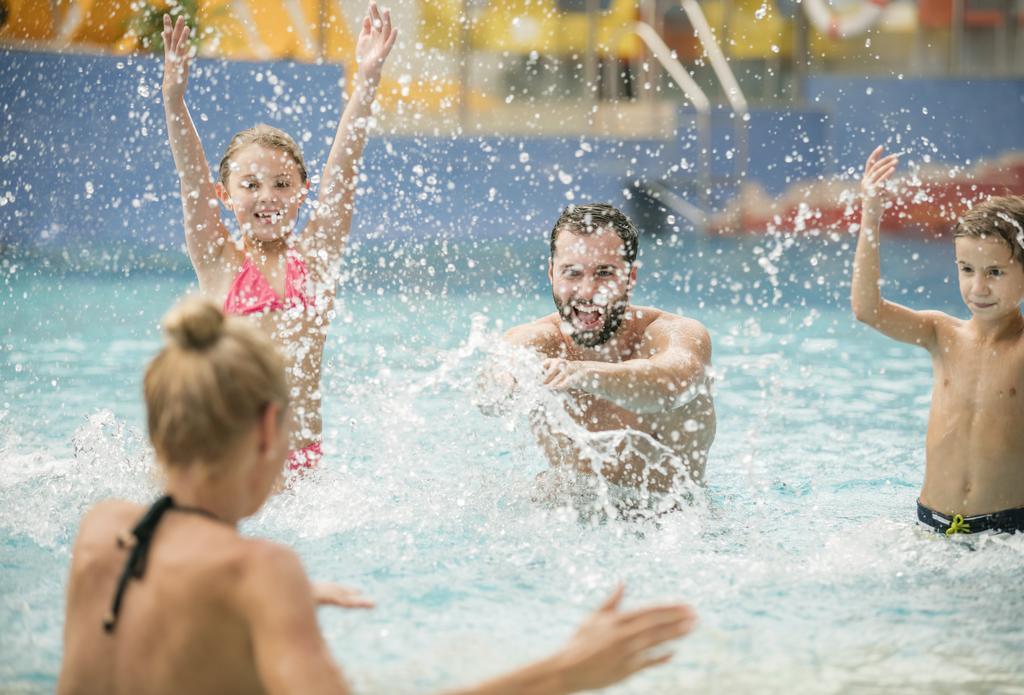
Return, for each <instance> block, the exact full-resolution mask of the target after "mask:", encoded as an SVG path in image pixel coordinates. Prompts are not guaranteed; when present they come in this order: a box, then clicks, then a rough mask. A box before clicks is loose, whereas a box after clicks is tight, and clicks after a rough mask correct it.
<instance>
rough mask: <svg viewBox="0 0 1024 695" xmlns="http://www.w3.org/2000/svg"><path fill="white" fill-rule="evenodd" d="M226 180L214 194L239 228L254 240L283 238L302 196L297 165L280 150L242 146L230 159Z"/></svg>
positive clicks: (302, 198)
mask: <svg viewBox="0 0 1024 695" xmlns="http://www.w3.org/2000/svg"><path fill="white" fill-rule="evenodd" d="M229 166H230V167H231V174H230V175H229V176H228V183H227V186H226V187H225V186H224V185H223V184H221V183H218V184H217V195H218V197H219V198H220V200H221V202H223V203H224V205H225V206H226V207H227V208H228V209H229V210H231V211H232V212H234V213H235V218H236V219H237V220H238V226H239V229H241V231H242V233H243V234H244V235H245V236H246V237H249V238H252V239H253V240H255V241H260V242H271V241H278V240H280V239H284V238H285V237H287V236H288V234H289V233H291V232H292V230H294V228H295V220H296V218H297V217H298V216H299V208H300V207H301V206H302V203H303V201H305V199H306V185H305V184H304V183H303V182H302V176H301V174H300V173H299V165H298V164H296V163H295V160H294V159H292V157H291V155H290V154H288V153H287V152H285V151H284V150H278V149H273V148H270V147H264V146H263V145H256V144H252V145H246V146H245V147H243V148H242V149H240V150H238V152H237V153H235V155H234V156H233V157H232V158H231V161H230V162H229Z"/></svg>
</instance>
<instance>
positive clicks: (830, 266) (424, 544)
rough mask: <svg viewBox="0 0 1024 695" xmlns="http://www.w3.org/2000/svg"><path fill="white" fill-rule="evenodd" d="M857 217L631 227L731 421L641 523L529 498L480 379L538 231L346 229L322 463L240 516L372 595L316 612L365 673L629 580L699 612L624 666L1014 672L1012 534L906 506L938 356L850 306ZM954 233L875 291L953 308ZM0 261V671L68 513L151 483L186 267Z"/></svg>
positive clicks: (540, 629) (571, 619)
mask: <svg viewBox="0 0 1024 695" xmlns="http://www.w3.org/2000/svg"><path fill="white" fill-rule="evenodd" d="M847 241H848V240H847V239H846V238H840V237H834V238H831V239H830V238H828V237H821V238H805V239H802V240H799V241H797V242H792V243H789V245H779V246H777V247H776V246H774V245H773V243H774V242H772V243H765V242H749V241H748V242H737V241H731V240H721V241H702V242H699V243H698V242H692V241H688V242H687V243H685V244H682V245H681V246H678V245H673V244H669V243H664V244H663V245H662V246H660V247H659V246H655V245H654V244H651V243H648V244H647V249H646V251H645V253H644V262H645V265H644V268H643V270H642V271H641V285H640V288H639V290H638V293H637V295H636V296H635V301H636V302H637V303H638V304H654V305H658V306H661V307H663V308H666V309H670V310H676V311H680V312H682V313H685V314H688V315H691V316H694V317H696V318H698V319H700V320H701V321H703V322H704V323H705V324H706V325H707V326H708V328H709V329H710V331H711V334H712V338H713V341H714V366H715V371H716V381H717V386H716V389H717V391H716V399H717V404H718V411H719V418H720V419H719V428H718V436H717V439H716V442H715V445H714V447H713V448H712V450H711V457H710V462H709V464H708V468H707V480H708V491H707V495H706V497H705V498H701V499H699V500H698V501H697V503H696V504H695V505H694V507H692V508H691V509H688V510H686V511H685V512H682V513H678V514H674V515H671V516H667V517H663V518H662V519H660V520H659V521H658V522H650V521H647V522H620V521H606V522H597V521H585V520H580V519H579V518H578V517H577V515H576V514H575V513H574V512H573V511H572V510H571V509H568V508H565V509H559V508H556V509H551V508H543V507H540V506H538V505H536V504H535V503H533V502H532V501H531V499H530V492H531V489H532V480H533V478H534V476H535V474H536V473H538V472H539V471H541V470H543V469H544V468H545V463H544V461H543V460H542V458H541V455H540V452H539V451H538V450H537V449H536V448H535V446H534V444H533V442H532V438H531V435H530V433H529V430H528V428H527V427H526V424H525V423H524V422H523V421H522V420H521V419H519V418H516V417H509V418H499V419H495V418H487V417H484V416H483V415H481V414H480V413H479V412H478V411H477V410H476V409H475V407H474V406H473V404H472V399H473V397H474V393H475V386H474V384H475V381H476V376H475V375H476V372H477V369H478V368H479V367H480V365H481V364H482V363H483V362H484V360H485V359H486V358H487V357H486V354H485V353H486V350H484V349H482V348H481V346H482V345H486V344H487V343H488V342H490V341H489V340H488V339H489V338H491V337H494V336H496V335H498V334H499V332H500V330H501V327H502V326H504V327H508V326H510V325H513V324H515V323H518V322H521V321H524V320H527V319H529V318H533V317H535V316H538V315H540V314H542V313H546V312H548V311H550V306H551V300H550V295H549V292H548V288H547V286H546V284H545V281H544V278H543V274H542V268H543V263H544V261H545V260H546V259H545V257H544V253H545V250H544V244H543V240H541V241H539V242H538V244H536V245H535V246H531V247H529V248H523V247H521V246H520V247H516V248H510V249H505V248H501V247H497V246H495V247H488V248H482V247H478V248H472V250H470V247H467V248H463V249H461V250H457V251H454V250H451V249H450V250H449V253H448V254H446V255H445V254H442V252H441V251H440V250H439V249H436V248H435V249H431V250H428V251H422V249H421V248H419V247H417V246H416V245H415V244H410V245H408V246H406V247H402V248H403V252H402V254H401V255H399V256H398V257H397V258H396V250H395V248H384V247H377V248H372V247H370V246H365V247H363V248H361V249H357V250H356V251H355V252H354V253H353V254H351V255H350V256H349V260H348V268H349V270H350V272H349V274H348V275H347V276H346V278H345V280H344V281H343V283H342V288H341V291H340V295H341V296H342V298H343V300H342V303H341V306H340V307H339V316H338V318H337V319H336V322H335V324H334V326H333V328H332V332H331V336H330V339H329V350H328V354H327V358H326V365H325V376H324V391H325V399H324V402H325V423H326V433H325V434H326V444H325V449H326V451H327V460H326V465H325V467H324V470H323V471H322V473H321V474H320V476H319V477H318V478H316V479H311V480H308V481H303V482H301V483H300V484H299V485H298V486H296V488H295V489H294V490H292V491H290V492H287V493H285V494H282V495H280V496H278V497H276V498H274V499H273V500H272V501H271V502H270V503H269V504H268V506H267V507H266V508H265V509H264V511H263V512H261V514H260V515H259V516H258V517H256V518H255V519H253V520H251V521H249V522H247V523H246V525H245V529H244V530H245V531H246V532H248V533H251V534H256V535H261V536H268V537H272V538H275V539H278V540H281V541H284V542H287V543H289V544H291V545H293V546H294V547H296V548H297V550H298V551H299V553H300V554H301V555H302V557H303V559H304V561H305V563H306V566H307V569H308V571H309V573H310V574H311V575H312V576H313V577H314V578H315V579H322V580H327V579H330V580H336V581H339V582H342V583H346V584H351V585H354V586H358V587H360V588H362V589H363V590H364V591H365V592H366V593H367V594H368V595H369V596H371V597H373V598H374V599H375V600H376V601H377V603H378V607H377V608H376V609H375V610H374V611H372V612H345V611H340V610H322V611H321V612H320V619H321V624H322V627H323V629H324V632H325V634H326V636H327V639H328V641H329V644H330V646H331V649H332V651H333V653H334V655H335V657H336V658H337V659H338V661H339V662H340V663H341V664H342V665H343V667H344V669H345V671H346V673H347V674H348V676H349V677H350V679H351V680H353V681H354V682H355V684H356V685H357V687H358V688H359V690H360V691H361V692H369V693H412V692H425V691H429V690H433V689H437V688H443V687H450V686H455V685H459V684H466V683H470V682H472V681H474V680H476V679H479V678H481V677H483V676H486V675H490V674H494V673H496V672H497V671H500V670H502V669H506V668H510V667H513V666H515V665H518V664H521V663H524V662H525V661H528V660H530V659H533V658H537V657H540V656H543V655H544V654H545V653H547V652H548V651H549V650H551V649H554V648H555V647H556V646H558V645H559V644H560V643H561V642H562V641H563V640H564V639H565V638H566V637H568V635H569V634H570V633H571V630H572V627H573V626H574V625H575V624H577V623H578V622H579V621H580V620H581V619H582V617H583V616H584V615H585V613H586V611H587V610H588V609H590V608H592V607H594V606H595V605H596V604H597V603H598V602H599V601H600V600H601V599H602V597H603V596H604V595H605V594H606V593H607V592H609V591H610V590H611V589H612V587H613V586H614V584H615V583H616V582H618V581H624V582H625V583H626V584H627V602H628V604H629V605H634V606H635V605H639V604H641V603H646V602H649V601H659V600H663V599H683V600H686V601H688V602H690V603H692V604H693V605H694V606H695V607H696V609H697V610H698V612H699V613H700V617H701V623H700V627H699V629H698V630H697V631H696V632H695V634H694V635H693V636H692V637H691V638H689V639H688V640H686V641H684V642H682V643H679V644H678V646H677V648H676V650H675V651H676V656H675V658H674V660H673V661H672V662H671V663H670V664H669V665H668V666H666V667H663V668H660V669H658V670H655V671H651V672H649V673H646V674H643V675H641V676H640V677H638V678H635V679H633V680H631V681H628V682H627V683H626V684H624V685H621V686H618V687H617V688H614V689H612V690H611V692H618V693H680V692H735V691H741V692H742V691H756V692H781V691H792V690H795V691H797V692H823V693H824V692H850V691H858V690H871V691H874V692H901V691H902V692H910V691H920V690H924V689H925V688H939V689H940V690H950V691H951V690H957V691H965V692H993V691H1003V692H1016V691H1019V690H1020V689H1021V683H1022V682H1024V659H1022V658H1021V654H1024V623H1022V621H1021V619H1020V618H1021V616H1022V615H1024V594H1022V593H1021V592H1020V589H1019V587H1020V577H1021V576H1022V575H1021V571H1022V569H1024V538H1000V537H985V538H976V539H972V540H970V541H963V540H962V539H955V540H953V541H948V540H946V539H944V538H942V537H939V536H937V535H936V534H932V533H929V532H925V531H923V530H920V529H919V528H917V527H916V525H915V523H914V502H915V498H916V494H917V491H918V489H919V486H920V482H921V478H922V472H923V458H924V451H923V447H924V433H925V427H926V419H927V412H928V403H929V397H930V390H931V367H930V362H929V359H928V357H927V354H926V353H924V352H923V351H920V350H916V349H913V348H911V347H909V346H904V345H900V344H897V343H894V342H891V341H888V340H886V339H885V338H882V337H881V336H878V335H876V334H874V333H873V332H871V331H869V330H867V329H865V328H864V327H862V326H860V325H858V324H856V323H855V322H854V321H853V319H852V316H851V315H850V312H849V311H848V310H847V308H846V296H847V293H848V288H847V287H844V286H843V285H842V283H844V282H846V278H847V276H848V262H849V259H850V255H851V250H850V249H849V248H848V243H847ZM947 244H948V242H931V243H926V242H922V241H917V242H906V243H903V244H898V245H897V244H890V245H889V246H887V248H886V250H885V257H886V269H885V270H886V274H887V276H888V277H890V278H892V279H893V283H892V285H891V286H889V287H888V288H887V289H886V292H887V294H888V295H889V296H893V297H895V298H899V299H901V300H903V301H907V302H909V303H911V304H914V305H915V306H932V307H938V308H945V309H947V310H949V311H953V312H955V313H957V314H960V315H963V309H962V307H960V306H958V304H957V301H958V300H957V296H956V292H955V290H954V289H953V288H952V286H951V285H950V282H951V278H950V277H949V276H950V273H949V272H948V271H949V270H951V268H952V260H951V253H950V250H949V248H948V246H947ZM428 246H429V245H428ZM773 249H774V252H773ZM766 258H767V260H764V259H766ZM12 263H13V264H14V266H15V267H13V268H12ZM392 263H394V265H391V266H390V267H389V264H392ZM382 264H383V267H382ZM0 271H2V273H3V276H2V279H0V308H2V311H0V347H2V351H0V374H2V378H0V547H2V553H0V625H2V626H3V630H0V685H2V689H3V690H4V691H5V692H49V691H51V690H52V688H53V684H54V682H55V678H56V673H57V669H58V666H59V661H60V631H61V624H62V620H63V616H62V612H63V591H64V582H65V574H66V569H67V565H68V560H69V545H70V542H71V540H72V538H73V536H74V533H75V530H76V527H77V524H78V520H79V517H80V515H81V513H82V511H83V510H84V509H85V508H86V507H87V506H88V505H89V504H91V503H93V502H94V501H96V500H98V499H102V498H104V497H108V496H111V495H116V496H122V497H127V498H130V499H135V500H139V501H145V500H147V499H149V498H151V497H152V496H153V495H154V493H155V487H154V482H153V478H152V476H151V474H150V466H151V465H152V457H151V454H150V453H149V451H148V449H147V446H146V442H145V436H144V430H143V418H142V409H141V398H140V380H141V373H142V369H143V366H144V364H145V362H146V361H147V360H148V359H149V358H150V357H151V356H152V354H153V353H154V351H155V350H156V349H157V347H158V345H159V332H158V328H157V327H158V322H159V319H160V317H161V315H162V314H163V312H164V311H165V310H166V309H167V308H168V307H169V306H170V305H171V304H172V303H173V301H174V299H175V298H176V297H177V296H178V295H179V294H181V293H182V292H184V291H186V290H187V289H188V288H189V286H190V282H191V277H190V276H189V275H188V274H187V273H173V272H168V273H155V272H148V273H147V272H131V271H129V272H118V273H103V274H95V273H84V272H70V271H66V270H63V271H61V272H58V271H56V270H55V269H54V268H53V267H46V266H44V265H43V264H42V263H41V262H40V261H38V260H34V261H31V262H29V261H24V262H21V261H17V260H16V259H10V258H7V259H0Z"/></svg>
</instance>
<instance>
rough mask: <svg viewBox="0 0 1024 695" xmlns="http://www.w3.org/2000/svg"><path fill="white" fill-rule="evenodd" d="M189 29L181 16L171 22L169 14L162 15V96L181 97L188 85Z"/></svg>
mask: <svg viewBox="0 0 1024 695" xmlns="http://www.w3.org/2000/svg"><path fill="white" fill-rule="evenodd" d="M189 34H190V31H189V28H188V25H187V24H185V18H184V17H183V16H179V17H178V21H177V22H175V23H174V24H171V16H170V15H167V14H165V15H164V31H163V38H164V84H163V91H164V98H165V99H172V98H183V97H184V96H185V88H186V87H187V86H188V68H189V61H190V60H191V58H192V54H191V45H190V44H189V41H188V37H189Z"/></svg>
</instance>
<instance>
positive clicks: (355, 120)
mask: <svg viewBox="0 0 1024 695" xmlns="http://www.w3.org/2000/svg"><path fill="white" fill-rule="evenodd" d="M397 38H398V29H396V28H394V27H392V25H391V12H390V10H384V11H383V12H381V11H380V9H379V8H378V7H377V3H376V2H370V6H369V9H368V10H367V12H366V16H365V17H363V25H362V30H361V31H360V33H359V39H358V41H357V42H356V63H357V65H358V68H357V70H356V74H355V78H354V85H353V88H352V94H351V95H350V96H349V99H348V103H347V104H346V105H345V111H344V113H342V115H341V122H340V123H339V124H338V132H337V133H336V134H335V136H334V144H333V146H332V147H331V151H330V154H329V155H328V156H327V163H326V164H325V165H324V170H323V174H322V175H321V176H320V193H319V201H318V204H317V209H316V214H315V215H314V218H313V220H312V221H311V222H310V225H309V227H307V229H306V231H305V232H304V233H303V234H302V235H301V237H300V241H299V244H300V247H301V249H302V252H303V255H304V256H305V257H306V258H309V259H316V260H317V262H321V263H322V262H324V261H325V262H326V263H323V265H322V267H323V268H325V269H330V268H333V267H334V266H335V265H336V263H337V261H338V260H339V259H340V258H341V252H342V250H343V248H344V246H345V239H346V238H347V237H348V233H349V229H350V228H351V227H352V211H353V202H354V199H355V192H356V183H357V180H356V176H357V171H356V168H357V165H358V162H359V159H360V157H362V155H363V147H364V146H365V145H366V130H367V123H368V120H369V117H370V107H371V106H372V104H373V100H374V98H375V97H376V94H377V86H378V85H379V84H380V76H381V71H382V70H383V68H384V61H385V60H387V57H388V54H389V53H391V48H392V47H393V46H394V45H395V41H396V40H397Z"/></svg>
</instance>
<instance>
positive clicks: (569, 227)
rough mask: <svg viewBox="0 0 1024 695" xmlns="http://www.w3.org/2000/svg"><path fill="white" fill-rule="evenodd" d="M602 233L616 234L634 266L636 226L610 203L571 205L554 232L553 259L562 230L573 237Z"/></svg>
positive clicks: (626, 257)
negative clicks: (575, 235) (574, 235)
mask: <svg viewBox="0 0 1024 695" xmlns="http://www.w3.org/2000/svg"><path fill="white" fill-rule="evenodd" d="M599 229H612V230H614V231H615V233H616V234H617V235H618V236H619V238H620V239H622V245H623V246H624V247H625V248H624V251H623V254H622V256H623V258H624V259H625V260H626V263H627V264H628V265H633V262H634V261H635V260H636V254H637V248H638V246H639V233H638V232H637V229H636V225H634V224H633V222H632V221H630V219H629V218H628V217H626V215H624V214H623V213H622V211H621V210H619V209H618V208H616V207H614V206H612V205H609V204H608V203H587V204H586V205H570V206H569V207H567V208H566V209H565V210H563V211H562V214H561V215H559V217H558V221H557V222H555V226H554V227H552V228H551V257H552V258H554V257H555V243H556V242H557V241H558V235H559V234H560V233H561V232H562V231H563V230H565V231H569V232H572V233H573V234H593V233H594V232H596V231H597V230H599Z"/></svg>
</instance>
